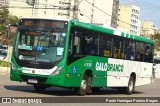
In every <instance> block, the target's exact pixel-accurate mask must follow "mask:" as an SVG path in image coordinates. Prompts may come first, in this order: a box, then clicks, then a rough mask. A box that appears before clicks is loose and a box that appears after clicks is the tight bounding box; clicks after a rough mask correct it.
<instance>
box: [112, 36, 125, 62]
mask: <svg viewBox="0 0 160 106" xmlns="http://www.w3.org/2000/svg"><path fill="white" fill-rule="evenodd" d="M113 42H114V43H113V57H114V58H118V59H120V58H124V50H123V43H124V42H123V39H121V38H119V37H115V38H113Z"/></svg>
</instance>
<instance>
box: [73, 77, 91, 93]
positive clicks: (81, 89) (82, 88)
mask: <svg viewBox="0 0 160 106" xmlns="http://www.w3.org/2000/svg"><path fill="white" fill-rule="evenodd" d="M87 89H88V76H87V75H84V77H83V79H82V81H81V85H80V87H78V88H74V90H75V92H76V93H77V94H78V95H80V96H84V95H85V94H86V93H87Z"/></svg>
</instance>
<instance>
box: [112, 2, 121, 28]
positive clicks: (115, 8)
mask: <svg viewBox="0 0 160 106" xmlns="http://www.w3.org/2000/svg"><path fill="white" fill-rule="evenodd" d="M118 10H119V0H113V8H112V19H111V26H112V27H114V28H117V26H118V25H117V21H118V20H117V19H118Z"/></svg>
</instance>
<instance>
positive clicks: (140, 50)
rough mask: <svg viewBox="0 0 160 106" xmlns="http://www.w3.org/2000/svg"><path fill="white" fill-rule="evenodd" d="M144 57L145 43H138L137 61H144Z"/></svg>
mask: <svg viewBox="0 0 160 106" xmlns="http://www.w3.org/2000/svg"><path fill="white" fill-rule="evenodd" d="M143 57H144V43H139V42H136V60H137V61H143Z"/></svg>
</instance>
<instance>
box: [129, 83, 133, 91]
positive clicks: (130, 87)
mask: <svg viewBox="0 0 160 106" xmlns="http://www.w3.org/2000/svg"><path fill="white" fill-rule="evenodd" d="M132 90H133V81H131V82H130V83H129V91H132Z"/></svg>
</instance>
